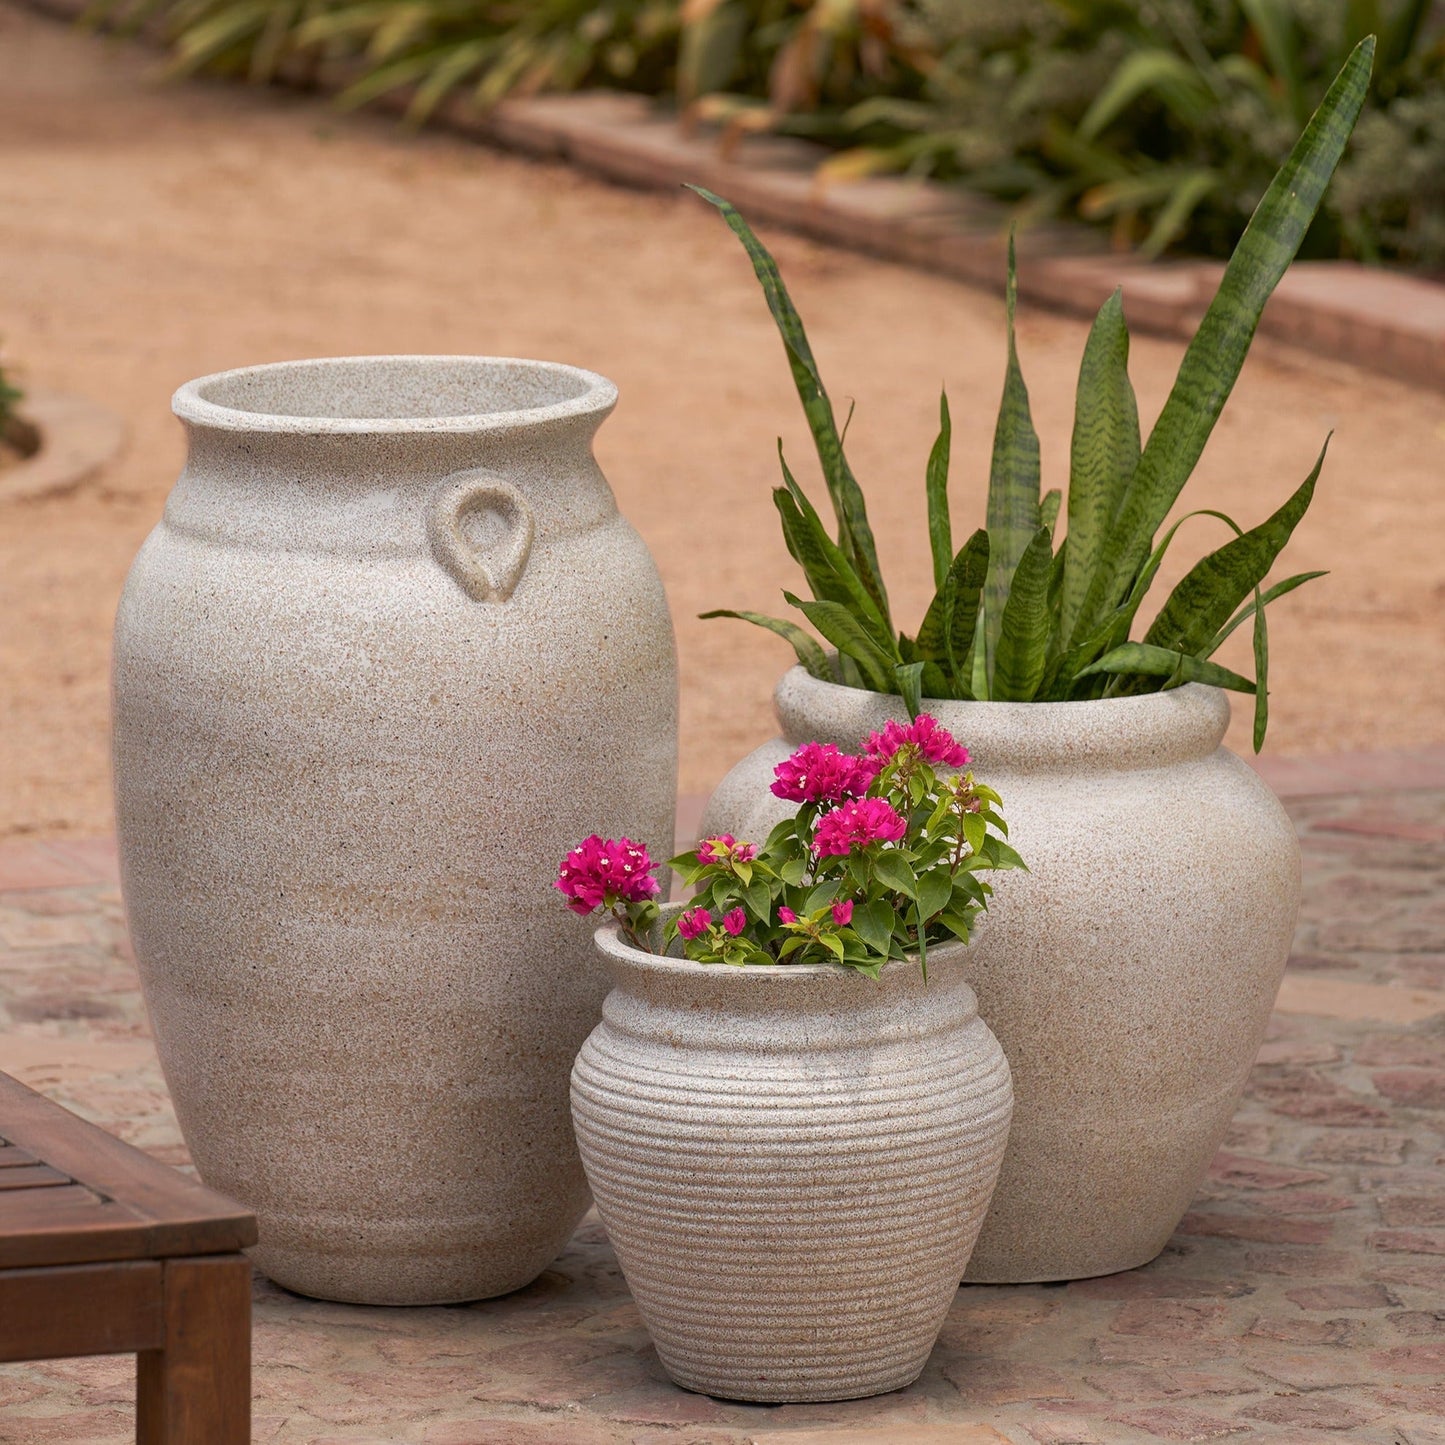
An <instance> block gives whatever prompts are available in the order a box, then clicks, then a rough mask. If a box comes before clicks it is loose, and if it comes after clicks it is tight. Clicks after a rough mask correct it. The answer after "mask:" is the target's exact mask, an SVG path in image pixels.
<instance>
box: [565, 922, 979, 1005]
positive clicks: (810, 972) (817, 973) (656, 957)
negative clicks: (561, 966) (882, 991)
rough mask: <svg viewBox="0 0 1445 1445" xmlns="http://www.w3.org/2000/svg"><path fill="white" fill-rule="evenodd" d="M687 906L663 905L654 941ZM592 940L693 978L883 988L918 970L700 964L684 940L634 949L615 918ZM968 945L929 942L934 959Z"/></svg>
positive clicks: (606, 951)
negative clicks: (874, 974) (856, 982)
mask: <svg viewBox="0 0 1445 1445" xmlns="http://www.w3.org/2000/svg"><path fill="white" fill-rule="evenodd" d="M686 907H688V904H687V903H669V904H666V905H664V907H663V909H662V918H661V919H660V920H659V921H658V923H657V925H656V927H655V928H654V930H653V935H652V941H654V942H660V941H661V938H662V928H663V924H664V923H666V921H667V920H668V919H669V918H671V917H673V916H674V915H675V914H678V913H681V912H682V910H683V909H684V908H686ZM987 916H988V915H987V914H986V913H982V914H980V915H979V917H978V919H977V920H976V922H975V926H974V930H973V935H974V937H977V936H978V925H979V924H981V923H982V922H983V920H984V919H985V918H987ZM593 937H594V938H595V939H596V941H597V949H598V952H599V953H601V954H602V956H603V957H604V958H608V959H612V960H615V961H616V962H619V963H625V964H629V965H631V966H632V967H634V968H647V969H653V970H656V971H657V972H660V973H672V974H678V975H686V976H688V977H692V978H720V979H734V978H737V979H741V978H743V977H758V978H840V977H845V976H846V977H854V976H856V977H858V978H861V979H865V980H867V982H869V983H877V984H880V985H881V984H882V983H883V982H884V979H885V978H887V977H897V975H898V974H899V973H900V972H903V971H905V970H912V971H917V970H918V959H917V958H916V957H915V956H910V957H908V958H906V959H903V960H898V959H894V960H892V961H891V962H889V963H886V964H884V966H883V971H882V976H880V977H879V978H876V979H875V978H869V977H868V975H867V974H865V973H863V972H862V971H861V970H860V969H856V968H850V967H848V966H847V965H846V964H842V963H749V964H730V963H698V962H696V961H695V960H693V959H691V958H685V957H684V956H683V953H682V939H681V938H674V939H673V941H672V943H671V945H670V946H669V949H668V951H667V952H666V953H650V952H647V951H646V950H644V949H640V948H637V947H635V946H634V945H633V944H631V943H628V942H627V940H626V939H625V938H623V936H622V926H621V925H620V924H619V923H618V922H617V921H616V920H615V919H610V920H608V922H606V923H603V924H601V925H599V927H598V928H597V930H596V932H595V933H594V934H593ZM968 946H969V945H968V944H964V943H962V941H961V940H953V939H950V940H947V941H945V942H941V943H930V944H929V945H928V956H929V958H930V959H931V958H932V957H933V956H934V954H935V953H943V951H944V950H945V949H947V950H948V951H949V956H953V955H954V954H955V951H956V950H959V949H962V948H966V947H968Z"/></svg>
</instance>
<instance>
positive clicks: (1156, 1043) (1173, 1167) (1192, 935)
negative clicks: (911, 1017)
mask: <svg viewBox="0 0 1445 1445" xmlns="http://www.w3.org/2000/svg"><path fill="white" fill-rule="evenodd" d="M775 701H776V706H777V712H778V717H779V720H780V722H781V724H782V727H783V732H784V734H785V736H784V738H781V739H778V740H777V741H775V742H772V743H768V744H765V745H764V746H763V747H762V748H760V749H759V750H758V751H757V752H755V753H753V754H752V755H751V756H750V757H748V758H746V759H744V760H743V761H742V762H741V763H739V764H738V765H737V767H736V768H734V769H733V771H732V772H731V773H729V774H728V776H727V778H725V779H724V781H723V783H722V784H721V785H720V787H719V788H718V790H717V792H716V793H715V794H714V796H713V799H712V801H711V802H710V804H709V805H708V811H707V814H706V815H705V817H704V819H703V827H704V832H705V833H716V832H723V831H726V832H731V833H734V834H736V835H737V836H738V837H740V838H759V837H763V836H765V835H766V833H767V830H768V829H769V828H770V827H771V826H772V824H773V823H774V822H776V821H777V820H778V818H779V817H780V816H782V809H784V808H785V807H786V806H787V805H786V804H782V803H779V802H778V800H776V799H774V798H772V797H771V796H770V795H769V794H768V791H767V784H768V782H769V780H770V779H771V776H772V769H773V766H774V765H775V764H776V763H777V762H778V761H780V760H781V759H782V758H783V757H785V756H786V755H787V754H788V753H789V752H790V751H791V750H792V748H793V747H794V746H796V744H797V743H799V742H803V741H806V740H808V739H812V738H817V739H820V740H822V741H831V742H836V743H837V744H839V746H841V747H845V748H857V747H859V746H860V745H861V744H862V742H863V741H864V739H866V737H867V735H868V734H869V733H870V732H871V731H873V730H875V729H876V728H878V727H881V726H882V724H883V723H884V721H886V720H887V719H888V718H890V717H902V718H905V719H906V713H905V712H904V710H903V703H902V700H901V699H899V698H896V697H892V698H890V697H887V696H884V695H882V694H878V693H869V692H863V691H859V690H857V689H851V688H844V687H838V686H835V685H833V684H830V683H826V682H819V681H817V680H816V679H814V678H812V677H810V676H809V675H808V674H807V673H806V672H804V671H803V670H802V669H801V668H794V669H792V670H791V671H790V672H788V673H787V674H786V675H785V676H784V677H783V679H782V681H781V682H780V683H779V684H778V689H777V693H776V696H775ZM925 708H926V710H927V711H930V712H932V713H933V714H934V715H935V716H936V717H937V718H938V719H939V720H940V721H941V722H942V723H943V724H944V725H945V726H946V727H948V728H949V729H950V731H952V732H953V733H954V734H955V735H956V736H957V737H958V738H959V740H960V741H962V742H964V743H966V744H967V746H968V747H969V749H970V751H971V752H972V754H973V761H974V766H975V768H976V770H977V773H978V775H979V777H980V778H981V779H982V780H984V781H986V782H987V783H988V784H989V785H990V786H991V787H994V788H996V789H997V790H998V791H999V792H1000V793H1001V794H1002V795H1003V799H1004V806H1005V811H1006V812H1007V815H1008V820H1009V829H1010V833H1009V836H1010V841H1011V842H1012V843H1013V844H1014V846H1015V847H1016V848H1017V849H1018V850H1019V852H1020V853H1021V854H1022V855H1023V856H1024V858H1025V859H1026V860H1027V862H1028V864H1029V868H1030V870H1031V871H1030V872H1028V873H1005V874H999V875H998V876H997V877H995V878H994V879H993V880H992V881H993V883H994V886H995V889H996V896H995V898H994V900H993V902H992V904H991V906H990V909H989V922H988V927H987V929H986V930H984V931H983V932H982V933H981V934H980V936H979V939H978V941H977V943H976V944H975V946H974V947H972V948H971V949H969V951H968V953H967V955H966V959H965V966H966V970H967V974H968V977H969V979H970V981H971V982H972V983H973V986H974V988H975V989H976V990H977V992H978V998H979V1008H980V1010H981V1011H982V1013H983V1015H984V1017H985V1018H987V1019H988V1021H989V1024H990V1025H991V1027H992V1028H993V1029H994V1030H995V1032H996V1033H997V1034H998V1038H999V1042H1000V1043H1001V1044H1002V1045H1003V1048H1004V1052H1005V1053H1006V1054H1007V1055H1008V1059H1009V1063H1010V1065H1011V1066H1012V1068H1013V1076H1014V1088H1015V1092H1016V1099H1017V1104H1016V1111H1015V1115H1014V1123H1013V1132H1012V1136H1011V1138H1010V1142H1009V1150H1008V1155H1007V1157H1006V1158H1005V1160H1004V1166H1003V1172H1002V1174H1001V1176H1000V1179H999V1186H998V1189H997V1191H996V1193H995V1195H994V1200H993V1205H992V1208H991V1210H990V1213H989V1216H988V1219H987V1221H986V1222H985V1224H984V1227H983V1232H982V1234H981V1235H980V1237H979V1241H978V1246H977V1248H976V1249H975V1250H974V1254H973V1260H972V1263H971V1265H970V1267H969V1272H968V1278H969V1279H970V1280H973V1281H979V1282H1019V1281H1025V1280H1051V1279H1078V1278H1083V1277H1086V1276H1089V1275H1097V1274H1109V1273H1112V1272H1114V1271H1116V1270H1122V1269H1131V1268H1133V1267H1134V1266H1136V1265H1140V1264H1144V1263H1146V1262H1147V1261H1148V1260H1150V1259H1152V1258H1154V1256H1155V1255H1156V1254H1158V1253H1159V1251H1160V1250H1161V1249H1162V1248H1163V1247H1164V1244H1165V1242H1166V1241H1167V1240H1168V1238H1169V1236H1170V1234H1171V1233H1172V1232H1173V1230H1174V1227H1175V1225H1176V1224H1177V1223H1178V1222H1179V1219H1180V1218H1181V1216H1182V1215H1183V1214H1184V1211H1185V1210H1186V1209H1187V1208H1188V1205H1189V1202H1190V1200H1191V1198H1192V1197H1193V1195H1194V1193H1195V1191H1196V1189H1197V1188H1198V1186H1199V1184H1200V1182H1201V1180H1202V1179H1203V1177H1204V1174H1205V1171H1206V1169H1207V1168H1208V1166H1209V1161H1210V1159H1211V1158H1212V1157H1213V1155H1214V1152H1215V1150H1216V1149H1217V1147H1218V1145H1219V1141H1220V1139H1221V1138H1222V1136H1223V1134H1224V1131H1225V1129H1226V1127H1227V1126H1228V1123H1229V1120H1230V1118H1231V1116H1232V1115H1233V1113H1234V1109H1235V1107H1236V1105H1237V1104H1238V1102H1239V1096H1240V1093H1241V1092H1242V1090H1243V1088H1244V1082H1245V1078H1246V1076H1247V1075H1248V1073H1249V1068H1250V1065H1251V1063H1252V1062H1253V1060H1254V1056H1255V1053H1256V1052H1257V1051H1258V1048H1259V1044H1260V1041H1261V1039H1262V1038H1263V1036H1264V1029H1265V1025H1266V1023H1267V1022H1268V1019H1269V1013H1270V1009H1271V1007H1272V1005H1273V1002H1274V997H1275V993H1276V992H1277V990H1278V988H1279V981H1280V977H1281V974H1282V972H1283V969H1284V965H1285V960H1286V958H1287V957H1288V953H1289V946H1290V940H1291V937H1292V935H1293V932H1294V924H1295V917H1296V914H1297V913H1298V909H1299V897H1300V865H1299V848H1298V845H1297V843H1296V840H1295V834H1294V829H1293V828H1292V827H1291V825H1290V822H1289V819H1288V818H1287V817H1286V815H1285V812H1284V810H1283V808H1281V807H1280V805H1279V802H1278V801H1277V800H1276V799H1275V797H1274V795H1273V794H1272V793H1271V792H1270V791H1269V789H1268V788H1267V787H1266V786H1265V785H1264V784H1263V783H1262V782H1261V781H1260V780H1259V778H1258V776H1257V775H1256V774H1255V773H1254V772H1253V771H1252V770H1251V769H1250V768H1249V767H1248V766H1246V765H1245V764H1244V763H1243V762H1241V761H1240V760H1239V759H1238V758H1236V757H1235V756H1234V755H1233V754H1231V753H1229V752H1227V751H1225V750H1224V749H1223V748H1222V747H1221V746H1220V743H1221V740H1222V739H1223V737H1224V731H1225V727H1226V725H1227V723H1228V721H1229V704H1228V701H1227V700H1226V698H1225V696H1224V694H1223V693H1221V692H1219V691H1217V690H1215V689H1212V688H1205V687H1199V686H1193V685H1191V686H1188V687H1183V688H1179V689H1176V690H1173V691H1170V692H1163V693H1156V694H1153V695H1152V696H1145V697H1134V698H1122V699H1113V700H1107V701H1100V702H1065V703H977V702H942V701H939V702H928V703H926V704H925Z"/></svg>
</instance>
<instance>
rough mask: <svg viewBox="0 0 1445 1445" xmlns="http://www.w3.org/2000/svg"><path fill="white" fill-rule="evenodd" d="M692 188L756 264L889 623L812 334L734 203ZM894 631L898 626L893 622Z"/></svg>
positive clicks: (832, 482) (866, 575)
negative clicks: (809, 342)
mask: <svg viewBox="0 0 1445 1445" xmlns="http://www.w3.org/2000/svg"><path fill="white" fill-rule="evenodd" d="M687 189H688V190H690V191H694V192H696V194H697V195H699V196H701V197H702V199H703V200H705V201H706V202H707V203H708V204H709V205H711V206H715V207H716V208H717V210H718V211H719V212H720V213H721V215H722V218H723V220H724V221H726V222H727V225H728V227H729V229H730V230H731V231H732V232H733V234H734V235H735V236H737V238H738V239H739V240H740V241H741V242H742V243H743V247H744V249H745V250H746V251H747V253H748V257H749V259H750V260H751V261H752V263H753V271H754V272H755V273H756V275H757V278H758V281H759V282H760V283H761V284H762V288H763V294H764V295H765V296H766V297H767V301H768V309H769V310H770V311H771V312H772V314H773V320H774V322H775V323H776V324H777V328H778V333H779V335H780V336H781V337H782V339H783V345H784V347H785V348H786V350H787V353H788V365H789V367H790V369H791V370H792V373H793V383H794V385H795V386H796V387H797V390H798V398H799V400H800V401H801V402H802V403H803V412H804V414H805V415H806V416H807V418H808V426H809V428H810V429H811V431H812V433H813V443H814V445H815V446H816V447H817V450H818V461H819V462H820V463H821V465H822V468H823V478H824V481H825V482H826V483H827V486H828V494H829V496H830V497H831V498H832V501H833V509H834V512H835V513H836V514H837V518H838V542H839V546H841V547H842V549H843V551H844V552H845V553H847V554H848V557H849V560H850V561H851V562H852V563H853V566H854V568H855V570H856V571H857V573H858V576H859V578H860V580H861V581H862V583H863V585H864V587H865V588H866V589H867V591H868V594H869V596H870V597H872V599H873V601H874V603H875V604H876V605H877V607H878V610H879V612H880V613H881V614H882V616H883V618H884V620H885V622H886V621H887V619H888V594H887V592H886V591H885V590H884V587H883V575H882V573H881V572H880V570H879V567H878V551H877V547H876V546H875V544H874V541H873V530H872V528H871V527H870V526H869V524H868V509H867V507H866V506H865V505H864V501H863V489H862V488H861V487H860V486H859V485H858V482H857V479H856V478H855V477H854V475H853V471H852V468H850V467H849V465H848V459H847V458H846V457H845V456H844V454H843V440H842V438H841V437H840V436H839V434H838V425H837V422H836V420H835V419H834V416H833V404H832V402H831V401H829V399H828V393H827V391H826V390H824V387H823V381H822V378H821V377H820V376H819V374H818V366H817V362H816V361H815V360H814V359H813V350H812V347H811V346H809V344H808V337H807V333H806V332H805V331H804V330H803V323H802V320H801V318H800V317H799V316H798V312H797V308H796V307H795V306H794V305H793V302H792V300H791V298H790V297H789V295H788V291H787V287H785V286H784V285H783V278H782V276H781V275H779V273H778V266H777V262H776V261H774V260H773V257H772V255H771V253H770V252H769V251H768V249H767V247H766V246H764V245H763V243H762V242H761V241H760V240H758V238H757V236H755V235H754V234H753V230H752V227H751V226H749V225H748V223H747V222H746V221H745V220H743V218H742V216H740V215H739V214H738V211H737V208H736V207H735V206H734V205H732V203H731V202H729V201H725V200H724V199H723V198H722V197H721V196H719V195H716V194H715V193H714V192H712V191H710V190H707V189H706V188H705V187H703V186H693V185H689V186H688V188H687ZM889 630H890V631H891V630H892V629H891V624H889Z"/></svg>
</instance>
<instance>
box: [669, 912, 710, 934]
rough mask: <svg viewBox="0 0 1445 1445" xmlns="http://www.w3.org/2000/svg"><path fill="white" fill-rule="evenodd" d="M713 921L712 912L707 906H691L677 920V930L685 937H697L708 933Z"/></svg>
mask: <svg viewBox="0 0 1445 1445" xmlns="http://www.w3.org/2000/svg"><path fill="white" fill-rule="evenodd" d="M711 923H712V914H711V913H709V912H708V911H707V909H706V908H689V909H688V910H687V912H686V913H684V914H682V915H681V916H680V917H679V918H678V920H677V931H678V932H679V933H680V934H681V935H682V936H683V937H684V938H696V937H697V936H698V935H699V934H703V933H706V932H707V930H708V926H709V925H710V924H711Z"/></svg>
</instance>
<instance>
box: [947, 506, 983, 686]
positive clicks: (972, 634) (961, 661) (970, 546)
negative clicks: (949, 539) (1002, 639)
mask: <svg viewBox="0 0 1445 1445" xmlns="http://www.w3.org/2000/svg"><path fill="white" fill-rule="evenodd" d="M989 545H990V544H989V535H988V532H987V531H986V530H985V529H984V528H982V527H980V528H979V529H978V531H976V532H975V533H974V534H973V536H971V537H970V538H969V539H968V541H967V542H965V543H964V544H963V546H962V547H960V548H959V550H958V556H957V557H955V558H954V559H953V565H952V566H951V567H950V568H949V569H948V580H947V581H946V582H945V583H944V584H943V627H944V648H945V650H946V652H947V654H948V661H949V665H950V667H951V668H952V670H953V675H954V678H955V679H956V681H957V682H958V683H959V684H960V685H961V687H962V690H963V692H964V696H965V697H967V696H970V695H972V696H974V697H978V696H979V695H980V694H979V693H978V692H977V690H976V689H975V688H974V685H973V679H972V678H971V677H970V669H969V650H970V649H971V648H973V647H975V646H977V645H978V644H979V641H980V638H981V629H982V618H983V588H984V582H985V580H986V579H987V577H988V556H989ZM979 656H980V659H981V658H982V653H981V652H980V654H979ZM986 675H987V674H986V673H985V676H986Z"/></svg>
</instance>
